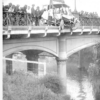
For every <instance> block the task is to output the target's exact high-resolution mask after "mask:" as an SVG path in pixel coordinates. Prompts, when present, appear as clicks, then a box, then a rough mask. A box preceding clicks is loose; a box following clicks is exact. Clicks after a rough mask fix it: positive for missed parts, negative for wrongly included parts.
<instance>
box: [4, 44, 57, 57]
mask: <svg viewBox="0 0 100 100" xmlns="http://www.w3.org/2000/svg"><path fill="white" fill-rule="evenodd" d="M24 50H42V51H46V52H48V53H51V54H53V55H54V56H56V57H57V56H58V55H57V53H55V52H54V51H52V50H50V49H48V48H45V47H42V46H36V45H22V46H16V47H13V48H10V49H7V50H4V51H3V56H4V57H5V56H7V55H10V54H12V53H14V52H19V51H24Z"/></svg>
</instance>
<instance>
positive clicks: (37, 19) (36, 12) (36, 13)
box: [35, 7, 41, 26]
mask: <svg viewBox="0 0 100 100" xmlns="http://www.w3.org/2000/svg"><path fill="white" fill-rule="evenodd" d="M40 14H41V13H40V8H39V7H37V9H36V11H35V15H36V17H35V25H36V26H38V25H39V19H40V16H41V15H40Z"/></svg>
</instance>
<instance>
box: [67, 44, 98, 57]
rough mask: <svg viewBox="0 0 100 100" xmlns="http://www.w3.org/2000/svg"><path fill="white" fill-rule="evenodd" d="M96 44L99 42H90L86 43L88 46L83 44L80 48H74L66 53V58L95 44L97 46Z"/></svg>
mask: <svg viewBox="0 0 100 100" xmlns="http://www.w3.org/2000/svg"><path fill="white" fill-rule="evenodd" d="M98 43H100V42H90V43H88V44H87V43H86V44H84V45H82V46H79V47H77V48H75V49H73V50H71V51H69V52H67V58H68V57H69V56H71V55H72V54H74V53H76V52H78V51H80V50H82V49H85V48H87V47H90V46H93V45H96V44H98Z"/></svg>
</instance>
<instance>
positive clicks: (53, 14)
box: [42, 4, 80, 28]
mask: <svg viewBox="0 0 100 100" xmlns="http://www.w3.org/2000/svg"><path fill="white" fill-rule="evenodd" d="M42 20H43V21H44V23H45V24H49V25H53V26H63V27H70V28H73V27H74V28H75V27H76V24H79V23H80V22H79V20H78V18H76V17H75V16H74V15H73V14H72V13H71V10H70V8H69V6H67V5H66V4H53V5H52V6H51V5H48V6H47V9H46V10H45V11H44V12H43V14H42Z"/></svg>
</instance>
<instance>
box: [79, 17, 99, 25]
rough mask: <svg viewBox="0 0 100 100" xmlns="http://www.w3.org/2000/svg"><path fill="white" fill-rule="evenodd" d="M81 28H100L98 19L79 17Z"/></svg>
mask: <svg viewBox="0 0 100 100" xmlns="http://www.w3.org/2000/svg"><path fill="white" fill-rule="evenodd" d="M79 20H80V25H81V26H100V18H89V17H83V16H79Z"/></svg>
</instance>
